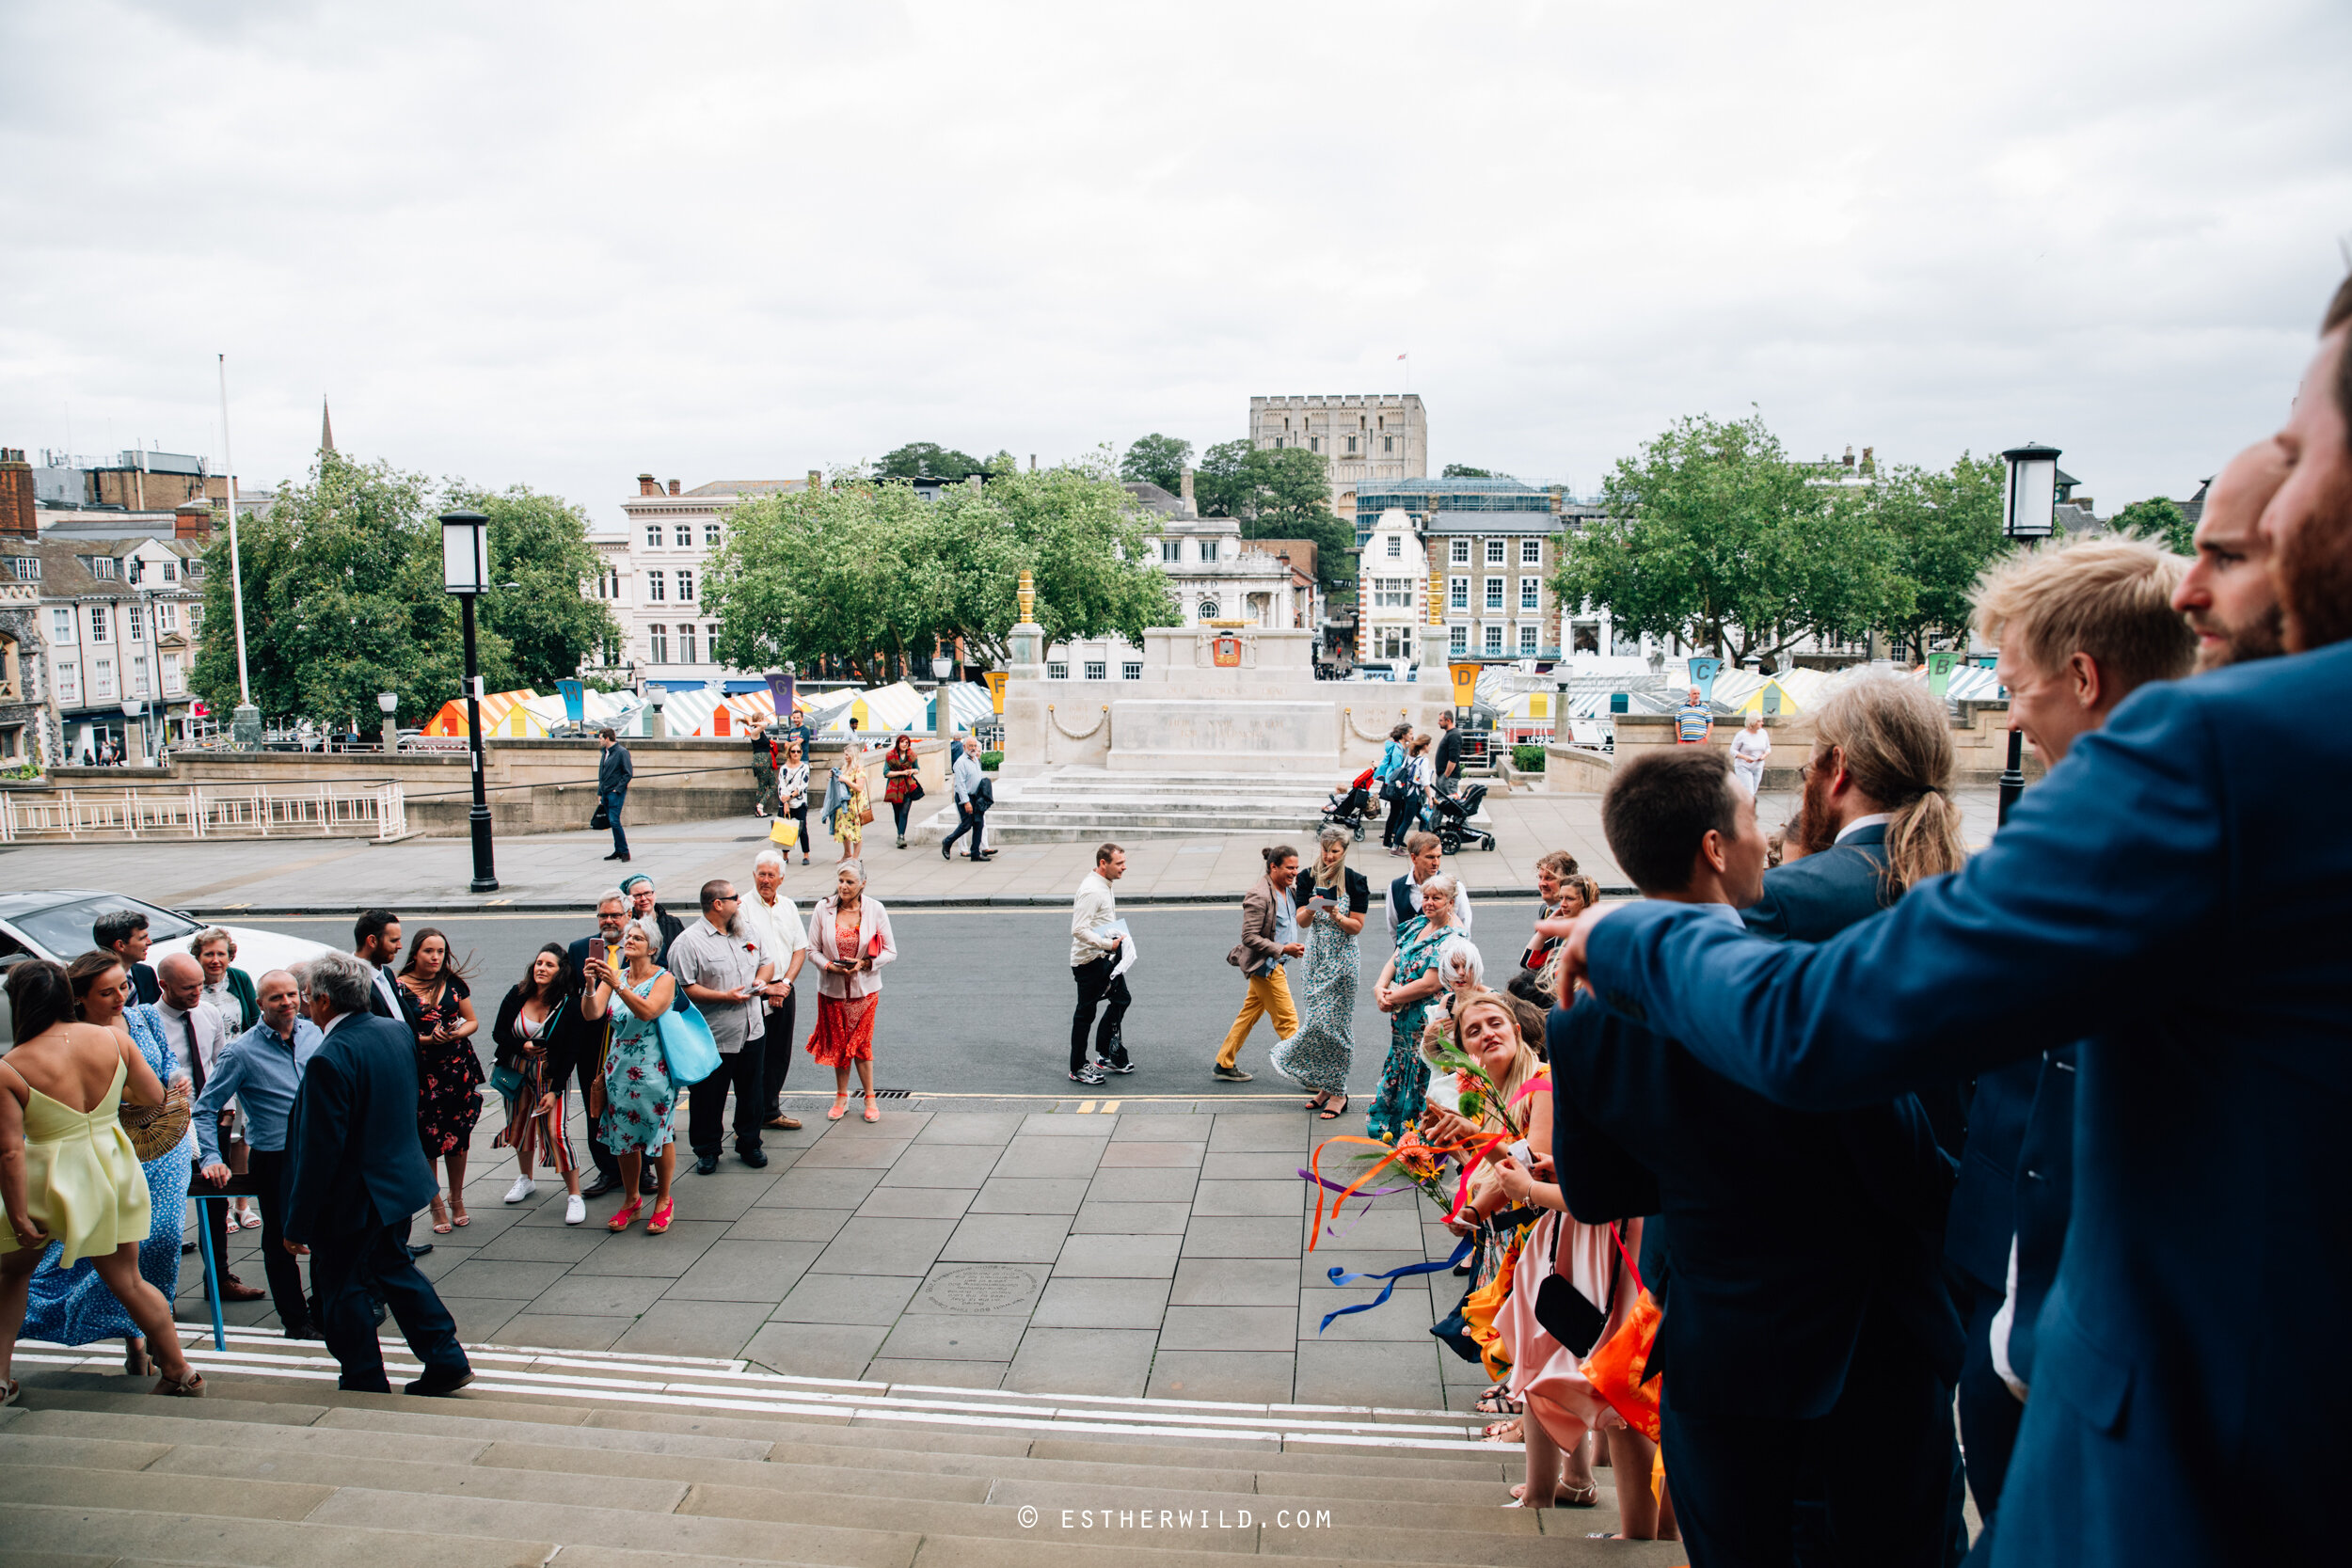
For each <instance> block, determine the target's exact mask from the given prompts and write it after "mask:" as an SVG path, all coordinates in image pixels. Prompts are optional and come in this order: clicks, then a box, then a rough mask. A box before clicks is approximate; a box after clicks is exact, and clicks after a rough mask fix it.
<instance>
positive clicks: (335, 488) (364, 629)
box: [194, 451, 620, 726]
mask: <svg viewBox="0 0 2352 1568" xmlns="http://www.w3.org/2000/svg"><path fill="white" fill-rule="evenodd" d="M460 506H465V507H471V508H472V509H473V510H475V511H478V512H481V513H483V514H484V515H486V516H487V517H488V518H489V519H490V568H491V569H490V579H491V582H492V584H493V585H494V586H493V587H492V588H491V590H490V592H489V593H487V594H484V595H483V596H482V597H481V599H480V600H479V601H478V603H477V605H476V607H475V609H476V632H477V641H476V652H477V657H478V659H479V662H480V668H481V671H482V675H483V679H484V681H485V684H486V685H487V686H488V688H489V689H491V690H493V691H496V690H502V689H513V688H515V687H518V686H536V687H540V688H542V689H544V688H546V687H548V686H550V685H552V684H553V683H554V682H555V681H556V680H557V679H559V678H562V677H564V676H568V675H570V674H572V673H574V672H576V671H577V670H578V669H579V667H580V660H581V659H582V658H583V657H587V656H588V655H589V654H590V653H592V652H593V651H594V650H595V649H596V648H597V647H598V646H600V645H601V644H603V643H605V642H608V641H611V640H612V639H614V638H615V637H617V636H618V635H619V629H620V628H619V627H618V626H616V625H615V624H614V623H613V620H612V615H611V614H610V613H609V612H608V611H607V610H605V608H604V606H603V605H601V604H599V603H597V602H596V601H595V600H593V599H588V598H585V597H583V596H582V595H581V594H580V584H581V583H582V582H583V581H585V580H586V579H587V578H590V577H591V576H593V575H594V573H595V571H596V555H595V551H594V550H593V549H592V548H591V547H590V546H589V545H588V542H587V518H586V517H585V515H582V514H581V512H580V509H579V508H578V507H575V506H572V505H571V504H569V503H568V502H565V501H562V500H559V499H555V498H553V497H548V496H540V495H535V494H533V493H532V491H530V490H527V489H524V488H522V487H521V486H519V485H518V486H516V488H514V489H511V490H507V491H504V492H501V493H498V494H491V493H488V492H485V491H481V490H476V489H472V488H470V487H469V486H467V485H465V484H464V483H459V482H451V483H448V484H447V485H446V486H445V487H444V488H443V490H442V492H441V494H440V496H439V497H438V498H437V499H435V498H433V497H432V495H431V492H430V490H429V487H428V484H427V482H426V480H425V478H424V476H423V475H421V474H408V473H402V472H400V471H398V470H397V469H395V468H393V467H391V466H390V465H389V464H387V463H383V462H376V463H372V464H360V463H358V462H355V461H353V460H352V459H350V458H348V457H346V456H344V455H342V453H340V452H332V451H322V452H321V453H319V458H318V466H317V467H315V468H313V469H312V470H311V472H310V477H309V479H308V481H307V482H306V483H302V484H298V485H291V486H288V487H287V488H285V489H283V490H280V491H279V492H278V496H277V499H275V500H274V501H273V502H272V503H271V504H270V506H269V507H268V508H267V509H266V510H265V511H262V512H257V513H252V514H248V515H242V516H240V518H239V519H238V528H237V532H238V555H239V561H240V563H241V564H242V566H243V567H244V573H245V584H244V586H245V620H246V669H247V673H248V676H249V678H250V680H251V683H252V689H253V701H254V703H255V705H257V706H259V707H260V708H261V709H262V712H263V713H265V714H270V715H278V714H294V715H299V716H301V717H304V718H308V719H310V720H311V721H313V722H317V723H322V724H334V723H342V722H345V721H357V722H358V723H359V724H361V725H362V726H366V725H369V724H372V723H373V719H374V716H375V715H376V713H377V708H376V703H375V694H376V693H377V692H379V691H391V692H395V693H397V694H398V695H399V698H400V707H399V717H400V719H401V720H402V721H404V722H408V723H417V722H421V721H423V720H425V719H426V718H428V717H430V716H431V715H432V714H433V713H434V712H435V711H436V710H437V709H438V708H439V707H440V705H442V704H443V703H446V702H448V701H449V700H450V699H451V698H453V697H456V696H459V695H461V694H462V693H463V689H464V674H465V653H464V648H463V645H462V639H461V637H460V635H459V628H458V608H457V601H456V600H455V599H454V598H453V597H452V596H451V595H449V594H446V593H444V592H442V589H441V527H440V521H439V517H440V514H441V513H443V512H445V511H449V510H452V509H453V508H455V507H460ZM204 561H205V579H204V580H205V589H204V629H203V632H202V635H201V636H200V638H199V641H198V646H197V656H196V672H195V677H194V679H195V686H196V689H197V690H198V691H199V692H200V693H201V694H202V695H203V697H204V699H205V701H206V702H207V703H208V704H209V705H211V706H212V707H213V708H214V709H215V711H219V712H227V711H228V710H229V709H230V708H232V707H234V706H235V705H236V701H237V648H236V621H235V616H234V614H233V612H232V610H231V608H230V563H229V536H228V533H227V531H222V532H220V533H217V534H215V536H214V538H213V542H212V545H211V546H210V547H209V548H208V549H207V550H206V551H205V557H204ZM508 582H515V583H518V584H520V586H519V587H518V588H506V587H502V586H497V585H500V584H504V583H508Z"/></svg>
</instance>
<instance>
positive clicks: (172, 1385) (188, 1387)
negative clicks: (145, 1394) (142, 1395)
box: [155, 1367, 204, 1400]
mask: <svg viewBox="0 0 2352 1568" xmlns="http://www.w3.org/2000/svg"><path fill="white" fill-rule="evenodd" d="M155 1392H156V1393H158V1394H164V1395H167V1396H169V1397H171V1398H174V1399H183V1400H200V1399H202V1398H203V1397H204V1374H203V1373H201V1372H199V1371H198V1370H196V1369H195V1368H193V1367H191V1368H189V1369H188V1375H187V1376H186V1377H185V1378H176V1377H174V1376H172V1375H171V1374H170V1373H169V1372H164V1373H161V1374H159V1375H158V1376H157V1377H156V1379H155Z"/></svg>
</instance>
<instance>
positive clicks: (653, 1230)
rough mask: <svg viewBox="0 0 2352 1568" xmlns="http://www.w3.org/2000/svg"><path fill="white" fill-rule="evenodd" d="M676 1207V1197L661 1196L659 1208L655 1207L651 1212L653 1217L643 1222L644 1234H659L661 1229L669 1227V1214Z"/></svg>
mask: <svg viewBox="0 0 2352 1568" xmlns="http://www.w3.org/2000/svg"><path fill="white" fill-rule="evenodd" d="M676 1208H677V1199H676V1198H674V1197H665V1198H663V1199H662V1200H661V1207H660V1208H659V1209H656V1210H655V1211H654V1212H653V1218H651V1219H649V1220H647V1221H646V1222H645V1234H646V1235H648V1236H659V1235H660V1234H661V1233H662V1232H663V1231H665V1230H667V1229H669V1228H670V1215H671V1213H672V1212H673V1211H675V1209H676Z"/></svg>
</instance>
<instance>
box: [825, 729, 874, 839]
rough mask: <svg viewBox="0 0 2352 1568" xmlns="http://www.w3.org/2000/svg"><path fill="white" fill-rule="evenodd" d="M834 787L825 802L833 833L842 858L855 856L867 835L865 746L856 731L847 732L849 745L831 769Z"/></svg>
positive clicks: (829, 791)
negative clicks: (838, 842)
mask: <svg viewBox="0 0 2352 1568" xmlns="http://www.w3.org/2000/svg"><path fill="white" fill-rule="evenodd" d="M833 777H834V787H833V788H831V789H829V790H828V791H827V793H828V794H829V795H833V796H834V797H835V799H834V800H831V801H829V802H828V804H829V805H831V807H832V813H833V822H832V828H833V836H834V838H835V839H837V840H838V841H840V845H841V858H842V860H844V861H853V860H856V859H857V858H858V847H859V845H860V844H861V843H862V842H863V841H864V839H865V837H866V811H867V809H868V808H867V806H866V748H865V746H864V745H863V744H861V743H860V742H859V740H858V738H857V736H855V735H852V736H850V744H849V748H848V749H847V750H846V751H844V752H842V753H841V762H840V764H839V766H837V767H835V768H834V770H833Z"/></svg>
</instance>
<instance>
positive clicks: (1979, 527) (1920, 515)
mask: <svg viewBox="0 0 2352 1568" xmlns="http://www.w3.org/2000/svg"><path fill="white" fill-rule="evenodd" d="M2006 478H2007V475H2006V473H2005V472H2004V470H2003V467H2002V465H2001V460H2000V459H1999V458H1997V457H1972V456H1970V455H1969V454H1968V453H1966V452H1963V453H1961V454H1960V459H1959V461H1958V462H1956V463H1954V464H1953V465H1952V466H1951V467H1950V469H1949V470H1948V471H1947V472H1943V473H1932V472H1930V471H1928V470H1926V469H1924V468H1918V467H1912V466H1910V465H1908V464H1897V465H1890V466H1887V467H1883V468H1882V469H1881V470H1880V473H1879V475H1878V477H1877V479H1876V481H1875V482H1874V483H1872V484H1871V485H1870V487H1869V488H1868V490H1867V492H1865V494H1864V498H1863V499H1864V500H1865V501H1866V502H1867V505H1868V506H1869V507H1870V508H1871V509H1872V510H1873V511H1874V512H1875V513H1876V515H1877V517H1878V520H1879V522H1880V523H1881V524H1882V525H1883V527H1884V528H1885V529H1886V530H1887V531H1888V532H1889V533H1891V534H1892V535H1893V536H1894V540H1895V547H1896V562H1897V570H1898V571H1899V574H1900V576H1901V578H1902V582H1903V584H1904V586H1905V587H1906V588H1907V589H1908V593H1907V594H1897V595H1895V596H1894V597H1892V598H1891V599H1890V600H1889V602H1888V604H1887V607H1886V609H1885V610H1884V611H1883V613H1882V614H1881V616H1880V618H1879V622H1878V624H1879V626H1881V627H1882V628H1883V630H1885V631H1886V632H1887V633H1888V634H1889V635H1890V636H1891V637H1892V638H1893V639H1894V641H1895V644H1896V652H1897V654H1898V655H1900V654H1901V653H1902V652H1903V650H1904V649H1905V648H1906V647H1907V648H1908V649H1909V650H1910V651H1911V654H1912V655H1913V657H1915V658H1917V659H1920V660H1924V659H1925V658H1926V657H1927V656H1928V639H1929V638H1930V636H1931V635H1932V634H1935V633H1939V632H1940V633H1944V634H1946V635H1958V634H1960V633H1961V632H1963V631H1964V630H1965V629H1966V627H1967V625H1968V614H1969V595H1970V594H1971V593H1972V592H1973V591H1974V590H1975V588H1976V584H1977V578H1979V576H1981V575H1982V573H1983V571H1984V568H1985V565H1986V563H1987V562H1991V561H1992V560H1993V558H1994V557H1995V556H1997V555H1999V554H2001V553H2002V552H2003V551H2004V550H2006V549H2007V548H2009V545H2008V542H2007V541H2006V540H2004V539H2003V538H2002V536H2001V488H2002V485H2003V483H2004V482H2005V480H2006Z"/></svg>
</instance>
